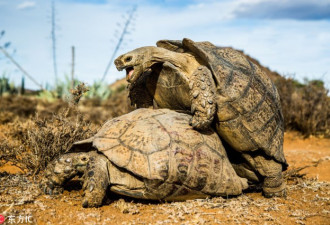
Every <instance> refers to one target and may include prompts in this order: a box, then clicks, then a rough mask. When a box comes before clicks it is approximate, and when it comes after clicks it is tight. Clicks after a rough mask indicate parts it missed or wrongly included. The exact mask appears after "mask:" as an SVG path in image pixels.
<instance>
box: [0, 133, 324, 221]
mask: <svg viewBox="0 0 330 225" xmlns="http://www.w3.org/2000/svg"><path fill="white" fill-rule="evenodd" d="M284 151H285V155H286V158H287V161H288V163H289V164H290V167H289V171H293V169H294V168H298V167H302V166H309V165H312V166H311V167H308V168H305V169H303V170H302V171H300V172H299V174H300V175H301V174H306V176H305V178H299V176H300V175H298V176H296V175H297V173H293V175H292V176H291V177H290V179H288V184H287V188H288V196H287V198H273V199H265V198H264V197H263V196H262V195H261V193H260V192H255V193H244V194H243V195H241V196H238V197H234V198H228V199H226V198H212V199H200V200H194V201H186V202H175V203H166V202H148V201H138V200H133V199H127V198H122V197H120V196H109V198H108V199H107V200H106V203H105V205H104V206H102V207H100V208H91V209H85V208H82V206H81V202H80V200H81V194H82V192H81V190H80V187H81V186H80V183H79V181H73V182H71V183H70V184H69V185H67V187H66V190H65V191H64V193H63V194H62V195H59V196H46V195H42V194H41V193H40V191H39V189H38V182H37V181H38V179H36V181H33V179H32V178H31V177H27V176H25V175H23V174H22V171H21V170H20V169H19V168H17V167H16V166H15V165H11V164H10V163H7V164H6V165H5V166H3V167H1V168H0V224H1V215H3V216H4V217H5V218H6V221H5V222H4V223H3V224H72V225H75V224H330V161H329V159H330V139H320V138H316V137H310V138H307V139H303V137H302V136H300V135H299V134H298V133H294V132H289V133H286V134H285V141H284ZM22 184H24V185H22Z"/></svg>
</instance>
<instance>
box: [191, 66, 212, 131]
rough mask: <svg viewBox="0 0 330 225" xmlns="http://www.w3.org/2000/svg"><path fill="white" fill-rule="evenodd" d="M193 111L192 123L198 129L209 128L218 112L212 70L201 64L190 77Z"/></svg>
mask: <svg viewBox="0 0 330 225" xmlns="http://www.w3.org/2000/svg"><path fill="white" fill-rule="evenodd" d="M190 79H191V81H190V83H189V88H190V92H189V94H190V98H191V113H192V114H193V118H192V119H191V121H190V125H191V126H193V128H195V129H197V130H204V129H207V128H208V127H209V126H210V124H211V123H212V121H213V118H214V114H215V112H216V103H215V93H216V92H215V91H216V87H215V83H214V80H213V77H212V73H211V71H210V70H209V69H208V68H207V67H206V66H199V67H198V68H197V70H196V71H195V72H194V73H193V75H192V77H191V78H190Z"/></svg>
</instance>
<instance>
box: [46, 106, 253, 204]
mask: <svg viewBox="0 0 330 225" xmlns="http://www.w3.org/2000/svg"><path fill="white" fill-rule="evenodd" d="M190 118H191V116H190V115H187V114H184V113H178V112H175V111H172V110H169V109H158V110H152V109H138V110H135V111H133V112H131V113H129V114H126V115H123V116H120V117H117V118H114V119H112V120H110V121H108V122H107V123H105V124H104V125H103V127H102V128H101V129H100V130H99V131H98V133H97V134H96V135H95V136H94V137H92V138H90V139H87V140H83V141H80V142H77V143H75V144H74V145H73V147H72V149H71V151H70V152H69V153H66V154H64V155H62V156H60V157H59V158H58V159H56V160H54V161H53V162H51V163H49V164H48V166H47V168H46V171H45V175H46V176H45V178H44V180H43V181H42V183H41V188H42V189H43V190H44V192H46V193H48V194H54V193H55V194H56V193H58V192H60V191H61V190H62V185H63V184H64V182H65V181H67V180H69V179H71V178H72V177H74V176H75V175H76V174H83V175H84V184H83V189H84V199H83V201H82V203H83V206H84V207H94V206H100V205H101V204H102V200H103V198H104V196H105V194H106V191H107V189H110V190H111V191H112V192H116V193H118V194H121V195H126V196H130V197H134V198H141V199H164V200H185V199H194V198H205V197H208V196H228V195H238V194H241V193H242V189H245V188H247V187H248V186H247V180H246V179H244V178H240V177H239V176H237V174H236V172H235V170H234V169H233V167H232V165H231V163H230V162H229V160H228V158H227V154H226V151H225V149H224V147H223V146H222V143H221V141H220V138H219V137H218V135H217V134H216V133H215V132H214V131H213V129H208V130H206V131H205V132H204V133H200V132H197V131H196V130H194V129H192V127H191V126H189V124H188V122H189V119H190Z"/></svg>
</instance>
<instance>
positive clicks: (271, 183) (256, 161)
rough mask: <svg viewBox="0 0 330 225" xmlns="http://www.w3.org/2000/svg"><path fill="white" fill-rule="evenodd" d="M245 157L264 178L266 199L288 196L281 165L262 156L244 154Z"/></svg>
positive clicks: (263, 186)
mask: <svg viewBox="0 0 330 225" xmlns="http://www.w3.org/2000/svg"><path fill="white" fill-rule="evenodd" d="M243 157H244V158H245V159H246V160H247V161H248V162H249V163H250V164H251V165H252V167H253V168H255V170H256V171H257V172H258V173H259V174H260V175H261V176H262V177H263V178H264V179H263V184H262V190H263V194H264V196H265V197H266V198H271V197H285V196H286V184H285V181H284V180H283V175H282V164H281V163H278V162H276V161H275V160H273V159H270V158H267V157H265V156H263V155H262V154H243Z"/></svg>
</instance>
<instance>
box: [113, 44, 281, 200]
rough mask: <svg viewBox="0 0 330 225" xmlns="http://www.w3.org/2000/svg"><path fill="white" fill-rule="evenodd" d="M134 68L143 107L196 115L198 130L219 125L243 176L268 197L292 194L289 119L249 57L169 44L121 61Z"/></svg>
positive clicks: (133, 84)
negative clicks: (286, 141)
mask: <svg viewBox="0 0 330 225" xmlns="http://www.w3.org/2000/svg"><path fill="white" fill-rule="evenodd" d="M115 64H116V67H117V69H118V70H123V69H126V73H127V75H126V79H127V81H128V82H129V86H128V88H129V92H130V93H129V97H130V99H131V102H132V104H134V105H135V106H136V107H137V108H140V107H150V106H154V107H156V108H169V109H174V110H183V111H188V112H191V114H192V115H193V117H192V119H191V121H190V124H191V125H192V126H193V127H194V128H195V129H198V130H204V129H206V128H207V127H208V126H210V125H211V124H212V126H215V127H216V129H217V132H218V134H219V136H220V137H221V138H222V139H223V140H224V141H225V142H226V145H228V146H227V147H226V149H227V152H228V154H230V157H231V158H230V159H231V162H232V164H233V165H234V168H235V170H236V172H237V173H238V175H239V176H241V177H245V178H248V179H249V181H250V182H257V183H262V184H263V193H264V195H265V196H266V197H272V196H283V195H285V194H286V191H285V190H286V189H285V183H284V181H283V178H282V171H283V170H285V169H286V168H287V163H286V160H285V157H284V154H283V133H284V129H283V116H282V112H281V106H280V99H279V94H278V92H277V89H276V87H275V85H274V84H273V82H272V81H271V80H270V78H269V77H268V76H267V75H266V74H265V72H263V71H262V70H261V68H259V67H258V66H257V65H255V64H254V63H252V62H251V61H249V60H248V59H247V58H246V57H245V56H244V55H243V54H242V53H240V52H238V51H235V50H233V49H232V48H224V47H217V46H215V45H213V44H211V43H210V42H194V41H192V40H190V39H187V38H185V39H183V40H182V41H171V40H161V41H158V42H157V47H153V46H149V47H142V48H138V49H135V50H133V51H131V52H128V53H126V54H124V55H121V56H119V57H118V58H117V59H116V60H115Z"/></svg>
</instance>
